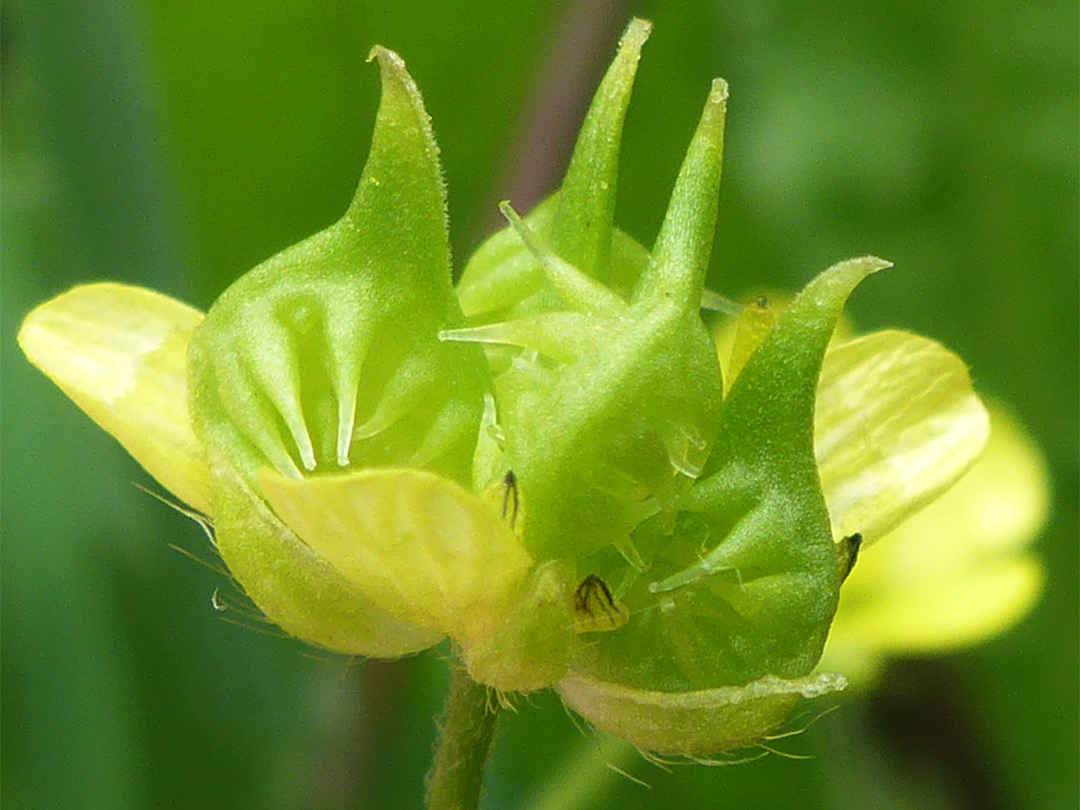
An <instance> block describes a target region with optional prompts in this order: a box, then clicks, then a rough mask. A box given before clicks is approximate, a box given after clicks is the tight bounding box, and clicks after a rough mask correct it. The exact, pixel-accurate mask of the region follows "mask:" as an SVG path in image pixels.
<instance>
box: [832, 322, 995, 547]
mask: <svg viewBox="0 0 1080 810" xmlns="http://www.w3.org/2000/svg"><path fill="white" fill-rule="evenodd" d="M988 435H989V418H988V416H987V414H986V409H985V408H984V407H983V405H982V403H981V402H980V401H979V398H978V396H976V394H975V392H974V390H973V389H972V387H971V378H970V376H969V375H968V371H967V367H966V366H965V365H964V363H963V361H962V360H961V359H960V358H959V357H957V356H956V355H955V354H953V353H952V352H950V351H949V350H947V349H945V348H944V347H943V346H941V345H940V344H937V343H935V342H934V341H932V340H928V339H927V338H923V337H919V336H918V335H912V334H908V333H906V332H897V331H886V332H876V333H873V334H870V335H865V336H863V337H861V338H858V339H856V340H853V341H850V342H849V343H845V344H843V345H841V346H838V347H836V348H835V349H832V350H830V351H829V353H828V354H827V355H826V356H825V362H824V366H823V368H822V372H821V380H820V383H819V386H818V397H817V410H816V414H815V430H814V445H815V450H816V453H817V460H818V468H819V471H820V473H821V484H822V489H823V490H824V493H825V500H826V503H828V506H829V514H830V515H831V516H832V522H833V532H834V534H835V536H837V537H842V536H845V535H850V534H853V533H855V532H860V533H861V534H862V536H863V539H864V540H865V541H866V542H867V543H874V542H877V541H878V540H879V539H880V538H881V537H882V536H883V535H884V534H885V533H886V532H888V531H889V530H890V529H892V528H893V527H894V526H896V525H897V524H898V523H899V522H900V521H901V520H903V519H904V518H905V517H907V516H908V515H911V514H913V513H914V512H915V511H916V510H917V509H919V508H921V507H922V506H925V505H926V504H927V503H929V502H930V501H931V500H933V499H934V498H935V497H937V496H938V495H939V494H941V492H943V491H944V490H945V489H947V488H948V487H949V486H950V485H951V484H953V483H954V482H955V481H956V480H957V478H959V477H960V476H961V475H962V474H963V473H964V472H965V471H966V470H967V469H968V467H970V466H971V464H972V463H973V462H974V461H975V459H976V458H978V456H979V454H980V453H981V452H982V451H983V448H984V446H985V444H986V440H987V437H988Z"/></svg>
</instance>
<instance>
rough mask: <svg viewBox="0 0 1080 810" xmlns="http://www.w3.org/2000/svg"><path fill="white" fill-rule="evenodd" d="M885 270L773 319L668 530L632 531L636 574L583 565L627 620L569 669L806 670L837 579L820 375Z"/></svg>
mask: <svg viewBox="0 0 1080 810" xmlns="http://www.w3.org/2000/svg"><path fill="white" fill-rule="evenodd" d="M885 266H887V263H886V262H883V261H881V260H880V259H875V258H863V259H855V260H851V261H848V262H843V263H841V264H838V265H835V266H834V267H832V268H830V269H829V270H826V271H825V272H824V273H822V274H821V275H820V276H818V277H817V278H816V279H815V280H814V281H812V282H811V283H810V284H809V285H808V286H807V287H806V289H805V290H804V291H803V292H802V293H801V294H800V295H799V296H798V297H797V298H796V299H795V300H794V302H793V303H792V304H791V306H790V307H789V308H788V309H787V311H786V312H785V313H784V314H783V316H782V317H781V318H780V320H779V321H778V323H777V324H776V326H775V327H774V328H773V329H772V331H771V332H770V333H769V334H768V336H767V337H766V338H765V340H764V341H762V343H761V345H760V346H759V347H758V349H757V351H756V352H754V354H753V355H752V356H751V358H750V359H749V361H748V362H747V364H746V366H745V367H744V368H743V370H742V373H741V374H740V375H739V377H738V379H737V380H736V382H735V384H734V385H733V387H732V389H731V392H730V394H729V396H728V398H727V399H726V400H725V402H724V407H723V412H722V415H721V420H720V432H719V435H718V438H717V441H716V446H715V448H714V450H713V452H712V454H711V456H710V458H709V460H708V463H707V465H706V468H705V474H704V476H703V478H702V479H701V480H700V481H699V482H698V483H697V484H696V485H695V486H694V487H693V488H692V489H691V490H690V491H689V492H688V493H687V495H686V496H685V497H684V498H683V499H682V501H681V502H680V504H679V508H680V512H679V514H678V517H677V519H676V520H675V522H674V526H673V529H671V528H669V527H667V526H665V525H662V524H661V523H660V522H659V521H653V522H650V523H649V524H646V525H645V526H643V527H642V528H641V530H639V531H638V532H637V533H636V534H635V541H636V542H637V546H638V548H639V550H640V551H641V552H642V554H643V557H644V559H645V561H646V563H647V564H648V565H649V566H650V568H649V570H648V571H647V572H646V573H643V574H639V573H637V572H635V571H634V570H632V569H631V568H630V567H629V566H627V565H626V564H625V563H621V561H620V560H619V559H618V558H617V556H616V555H614V554H611V553H610V552H606V553H605V554H601V555H597V556H596V557H594V558H593V559H592V560H590V561H587V562H586V563H585V567H584V568H583V569H582V570H585V571H591V572H593V573H595V574H597V575H598V576H601V577H603V578H604V579H605V580H606V581H607V582H608V583H609V584H610V586H611V587H612V589H613V590H614V591H615V595H616V596H617V597H618V598H620V599H622V601H623V602H624V603H625V604H626V605H627V606H628V608H629V610H630V614H631V615H630V620H629V621H628V622H627V624H626V625H625V626H624V627H622V628H620V629H619V630H617V631H615V632H611V633H605V634H601V635H597V636H595V637H593V636H590V637H589V638H588V643H587V644H582V645H580V648H579V651H578V653H577V656H576V658H575V662H574V664H573V672H574V674H575V675H577V676H580V677H585V678H592V679H595V680H597V681H601V682H605V683H613V684H619V685H621V686H625V687H628V688H632V689H644V690H656V691H660V692H667V693H682V692H695V691H700V690H707V689H714V688H717V687H722V686H734V687H740V686H745V685H746V684H749V683H752V682H754V681H758V680H760V679H762V678H764V677H766V676H775V677H777V678H781V679H784V680H790V679H797V678H800V677H802V676H805V675H806V674H807V673H809V672H810V671H811V670H812V669H813V667H814V665H815V664H816V663H817V661H818V659H819V658H820V655H821V649H822V646H823V644H824V641H825V637H826V635H827V633H828V629H829V624H830V622H831V619H832V616H833V613H834V612H835V609H836V603H837V598H838V594H839V586H840V579H841V577H840V573H841V571H840V568H839V567H838V564H837V550H836V548H835V544H834V542H833V537H832V534H831V529H830V525H829V515H828V512H827V510H826V506H825V501H824V497H823V495H822V492H821V485H820V482H819V480H818V473H817V468H816V463H815V459H814V444H813V426H814V398H815V393H816V388H817V380H818V376H819V373H820V369H821V362H822V358H823V356H824V353H825V348H826V346H827V344H828V342H829V338H830V336H831V334H832V331H833V329H834V327H835V325H836V322H837V319H838V318H839V315H840V312H841V309H842V307H843V304H844V302H845V300H846V299H847V297H848V295H849V294H850V293H851V291H852V290H853V289H854V287H855V286H856V285H857V284H858V283H859V282H860V281H861V280H862V279H863V278H864V277H865V276H867V275H868V274H869V273H872V272H874V271H876V270H879V269H881V268H883V267H885ZM763 728H764V724H763Z"/></svg>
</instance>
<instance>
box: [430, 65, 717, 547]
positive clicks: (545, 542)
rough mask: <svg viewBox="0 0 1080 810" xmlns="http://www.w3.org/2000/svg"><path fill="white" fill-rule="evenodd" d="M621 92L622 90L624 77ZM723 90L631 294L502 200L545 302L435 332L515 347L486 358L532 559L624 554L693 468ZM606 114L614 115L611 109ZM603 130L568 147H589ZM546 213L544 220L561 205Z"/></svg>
mask: <svg viewBox="0 0 1080 810" xmlns="http://www.w3.org/2000/svg"><path fill="white" fill-rule="evenodd" d="M617 64H618V62H617ZM615 69H616V68H615V67H613V68H612V70H615ZM620 92H621V93H629V84H628V83H624V85H623V86H622V88H621V90H620ZM726 100H727V92H726V85H724V83H723V82H722V81H717V82H715V83H714V85H713V87H712V89H711V91H710V94H709V97H708V100H707V102H706V105H705V110H704V112H703V113H702V117H701V122H700V124H699V126H698V129H697V131H696V132H695V134H694V137H693V140H692V141H691V144H690V148H689V150H688V152H687V157H686V160H685V162H684V165H683V167H682V170H681V172H680V175H679V178H678V181H677V182H676V186H675V190H674V191H673V193H672V198H671V206H670V208H669V213H668V217H667V218H666V220H665V223H664V226H663V227H662V229H661V235H660V238H659V239H658V243H657V245H658V246H657V250H656V251H655V252H654V254H653V255H652V256H651V257H650V258H649V259H648V261H646V262H645V263H644V264H643V265H641V268H640V272H639V273H637V278H636V280H635V283H634V286H633V288H632V289H631V290H630V293H629V295H628V296H623V295H621V294H620V293H619V291H617V290H613V289H612V288H610V287H608V286H606V285H604V284H603V283H602V282H600V281H598V280H597V278H596V277H595V274H590V273H588V272H585V271H583V270H582V269H581V268H577V267H575V266H573V265H572V264H570V263H569V262H568V261H566V260H565V258H564V257H563V256H562V255H561V254H560V252H559V251H557V250H556V249H555V246H553V245H552V244H550V243H549V242H548V241H547V240H546V239H545V235H544V234H543V233H540V232H537V231H536V230H534V229H533V222H534V221H535V219H533V218H530V217H526V218H525V219H524V220H521V219H519V218H518V217H517V216H516V215H515V214H513V212H512V211H511V210H509V209H508V208H504V213H506V214H507V216H508V218H509V219H510V220H511V226H512V228H513V229H514V230H515V232H516V236H517V237H518V238H519V239H520V241H521V243H522V247H523V249H526V250H528V252H529V253H530V254H531V257H532V259H533V261H534V262H536V263H538V264H539V265H540V267H541V269H542V271H543V274H544V277H545V279H546V282H545V287H544V290H546V291H547V293H551V294H552V295H554V296H555V301H556V305H550V304H549V303H548V302H547V299H546V298H545V296H546V294H547V293H537V294H536V295H534V296H533V297H532V298H529V299H526V301H524V302H519V304H518V305H512V304H511V305H510V307H509V312H511V313H512V316H511V317H510V318H509V319H507V320H505V321H502V322H498V323H488V324H484V325H480V326H474V327H470V328H466V329H460V330H448V331H446V332H444V333H442V336H443V338H444V339H446V340H451V341H461V342H477V343H482V344H485V345H486V346H490V345H498V346H503V347H511V348H512V349H514V350H516V354H511V355H510V358H509V360H508V361H507V362H505V364H500V365H498V366H497V368H496V371H497V373H496V382H495V387H496V394H497V400H498V402H497V405H498V414H499V424H500V427H501V429H502V432H503V434H504V435H505V443H504V446H503V450H504V454H505V465H504V466H505V467H507V468H509V469H512V470H513V471H514V473H515V474H516V476H517V480H518V481H519V482H520V486H521V491H522V496H523V498H524V499H525V501H526V502H527V503H529V504H530V512H529V517H528V520H527V521H526V522H525V529H524V539H525V543H526V546H527V547H528V549H529V552H530V554H532V555H533V557H534V558H535V559H538V560H544V559H551V558H580V557H582V556H585V555H588V554H591V553H593V552H595V551H597V550H598V549H601V548H603V547H604V546H608V545H611V546H614V547H615V548H617V549H619V550H620V552H621V553H622V554H623V555H624V557H625V559H627V560H630V561H632V562H633V561H635V560H636V557H637V555H636V552H635V550H634V547H633V543H632V542H631V541H630V535H631V533H632V532H633V531H634V529H635V528H636V526H637V525H638V524H640V523H641V522H642V521H643V520H646V519H647V518H649V517H650V516H652V515H654V514H656V513H658V512H662V511H664V510H665V509H669V508H670V507H671V505H672V504H673V503H674V502H675V500H676V499H677V498H678V497H679V495H680V494H681V493H682V491H683V490H684V489H685V488H686V486H688V484H689V483H690V481H691V480H692V479H694V478H696V477H697V476H698V475H699V474H700V473H701V470H702V465H703V464H704V462H705V459H706V458H707V456H708V452H709V449H710V447H711V445H712V441H713V438H714V436H715V433H716V427H717V423H718V419H719V411H720V401H721V396H722V384H721V374H720V368H719V364H718V361H717V357H716V352H715V349H714V347H713V344H712V341H711V340H710V338H709V337H708V334H707V332H706V330H705V327H704V325H703V323H702V321H701V317H700V312H699V306H700V301H701V296H702V291H703V288H704V279H705V272H706V269H707V267H708V262H709V254H710V250H711V235H712V231H713V229H714V228H715V224H716V210H717V209H716V196H717V192H718V188H719V181H720V164H721V161H722V151H723V126H724V109H725V105H726ZM600 106H601V108H602V107H603V105H600ZM595 109H597V107H596V105H594V110H595ZM606 120H609V125H610V126H612V127H615V128H616V131H617V128H618V127H621V122H622V118H621V114H620V115H619V116H609V118H608V119H606ZM587 131H588V129H587ZM609 142H610V139H607V140H604V139H599V140H597V139H595V138H594V139H592V140H586V141H583V142H581V144H579V145H581V148H582V149H583V150H585V152H587V151H588V149H599V148H600V146H598V145H597V144H598V143H601V144H606V143H609ZM580 154H581V153H576V154H575V162H576V161H577V160H578V157H579V156H580ZM582 160H583V161H584V158H583V159H582ZM582 165H592V166H596V165H607V164H605V163H604V161H603V160H599V159H597V160H594V161H592V162H589V161H584V162H583V164H582ZM609 186H610V183H608V181H604V182H603V183H595V184H593V185H592V186H588V187H590V188H594V190H595V189H606V188H608V187H609ZM575 193H579V196H580V197H581V198H584V197H585V196H587V195H585V194H583V193H580V190H577V191H575ZM579 203H580V200H579ZM554 204H555V203H554V202H552V203H548V204H547V205H554ZM600 207H602V206H600V204H599V203H598V210H599V208H600ZM560 210H561V209H560ZM534 216H535V215H534ZM544 216H545V217H546V216H547V213H546V211H545V212H544ZM551 216H552V217H553V221H555V220H557V218H558V213H557V212H556V213H553V214H551ZM542 222H543V221H542ZM552 228H553V229H554V228H555V225H552ZM701 240H705V243H704V244H700V242H701ZM504 290H505V288H504ZM538 302H539V303H538ZM500 303H506V301H505V300H503V301H501V302H500ZM488 314H490V313H488Z"/></svg>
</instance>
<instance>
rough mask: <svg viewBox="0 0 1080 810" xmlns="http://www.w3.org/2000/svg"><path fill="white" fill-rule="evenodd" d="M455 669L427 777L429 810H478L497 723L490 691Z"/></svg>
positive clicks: (463, 671)
mask: <svg viewBox="0 0 1080 810" xmlns="http://www.w3.org/2000/svg"><path fill="white" fill-rule="evenodd" d="M453 666H454V674H453V680H452V681H451V682H450V695H449V696H448V697H447V699H446V716H445V717H444V718H443V723H442V729H441V732H440V735H439V744H438V748H437V749H436V751H435V759H434V761H433V762H432V763H431V771H430V772H429V773H428V776H427V807H428V810H475V808H476V806H477V804H478V803H479V801H480V786H481V783H482V782H483V778H484V763H485V762H486V761H487V755H488V751H489V749H490V748H491V738H492V737H493V736H494V734H495V723H496V721H497V720H498V706H497V705H496V704H494V703H493V702H492V700H491V698H490V697H489V695H488V687H486V686H484V685H483V684H479V683H476V682H475V681H474V680H473V679H472V678H470V677H469V673H468V672H466V671H465V668H464V667H462V666H460V665H453Z"/></svg>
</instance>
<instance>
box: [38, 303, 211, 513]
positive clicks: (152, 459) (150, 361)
mask: <svg viewBox="0 0 1080 810" xmlns="http://www.w3.org/2000/svg"><path fill="white" fill-rule="evenodd" d="M202 318H203V316H202V313H200V312H198V311H197V310H195V309H192V308H191V307H189V306H187V305H186V304H182V303H181V302H179V301H177V300H175V299H172V298H169V297H167V296H164V295H161V294H160V293H156V292H153V291H152V290H146V289H143V288H141V287H129V286H126V285H123V284H111V283H106V284H89V285H85V286H81V287H75V288H74V289H72V290H70V291H68V292H66V293H64V294H63V295H60V296H57V297H56V298H54V299H52V300H51V301H48V302H46V303H44V304H42V305H41V306H39V307H37V308H36V309H35V310H34V311H33V312H31V313H30V314H29V315H28V316H27V317H26V320H25V321H24V322H23V325H22V328H21V329H20V330H19V345H20V346H21V347H22V350H23V352H25V353H26V356H27V358H28V359H29V360H30V362H31V363H33V364H34V365H35V366H37V367H38V368H39V369H41V370H42V371H43V372H45V374H46V375H47V376H48V377H49V378H50V379H51V380H52V381H53V382H55V383H56V384H57V385H58V386H59V387H60V389H61V390H62V391H63V392H64V393H65V394H67V395H68V396H69V397H70V398H71V399H72V401H73V402H74V403H75V404H76V405H78V406H79V407H80V408H82V409H83V410H84V411H85V412H86V413H87V415H88V416H89V417H90V418H91V419H93V420H94V421H95V422H97V423H98V424H99V425H100V426H101V427H103V428H104V429H105V430H107V431H108V432H109V433H111V434H112V435H113V436H114V437H115V438H116V439H117V440H118V441H119V442H120V443H121V444H122V445H123V446H124V448H125V449H126V450H127V451H128V452H129V453H131V455H132V456H134V458H135V460H136V461H138V462H139V463H140V464H141V465H142V466H143V467H144V468H145V469H146V471H147V472H149V473H150V474H151V475H152V476H154V478H156V479H157V480H158V482H159V483H160V484H161V485H162V486H163V487H165V488H166V489H167V490H169V492H171V493H173V494H174V495H175V496H176V497H178V498H179V499H180V500H182V501H184V502H185V503H187V504H189V505H190V506H192V507H193V508H194V509H197V510H199V511H200V512H203V513H205V514H210V511H211V506H210V485H209V471H208V469H207V466H206V462H205V460H204V457H203V452H202V447H201V446H200V444H199V442H198V440H196V438H195V435H194V434H193V433H192V430H191V419H190V417H189V415H188V402H187V347H188V342H189V341H190V340H191V335H192V332H193V331H194V330H195V327H196V326H198V324H199V323H200V322H201V321H202Z"/></svg>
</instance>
